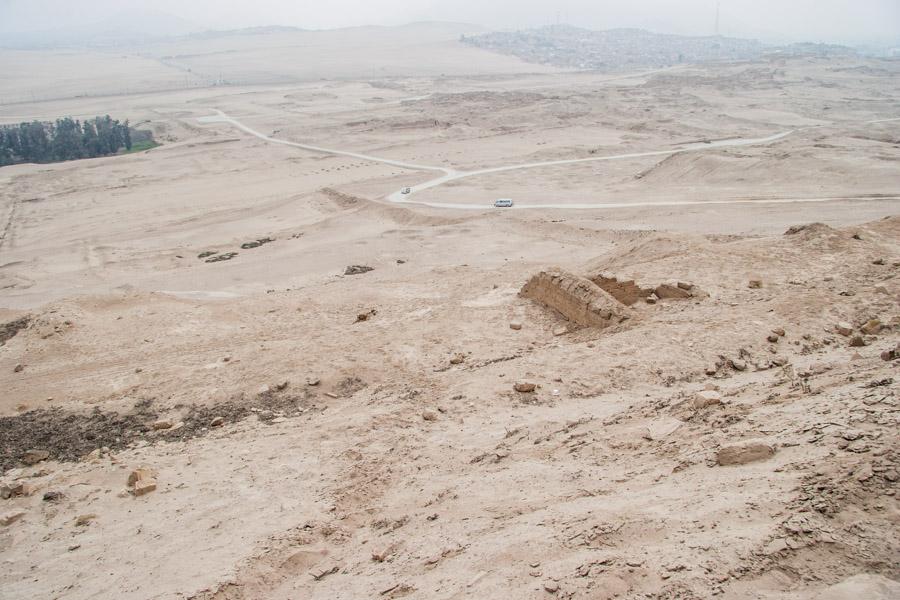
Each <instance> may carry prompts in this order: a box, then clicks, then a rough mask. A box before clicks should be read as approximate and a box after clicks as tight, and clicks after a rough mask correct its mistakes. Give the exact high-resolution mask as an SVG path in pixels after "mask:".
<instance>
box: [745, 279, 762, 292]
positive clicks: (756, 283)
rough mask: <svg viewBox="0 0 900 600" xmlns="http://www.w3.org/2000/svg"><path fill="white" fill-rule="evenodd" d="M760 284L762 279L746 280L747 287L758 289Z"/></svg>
mask: <svg viewBox="0 0 900 600" xmlns="http://www.w3.org/2000/svg"><path fill="white" fill-rule="evenodd" d="M762 286H763V282H762V279H751V280H750V281H749V282H747V287H749V288H750V289H751V290H758V289H760V288H761V287H762Z"/></svg>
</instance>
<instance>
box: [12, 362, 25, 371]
mask: <svg viewBox="0 0 900 600" xmlns="http://www.w3.org/2000/svg"><path fill="white" fill-rule="evenodd" d="M23 370H25V365H23V364H18V365H16V366H15V367H13V373H21V372H22V371H23Z"/></svg>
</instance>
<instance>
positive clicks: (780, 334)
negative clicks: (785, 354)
mask: <svg viewBox="0 0 900 600" xmlns="http://www.w3.org/2000/svg"><path fill="white" fill-rule="evenodd" d="M772 333H774V334H775V335H777V336H778V337H784V329H783V328H781V327H776V328H775V329H773V330H772Z"/></svg>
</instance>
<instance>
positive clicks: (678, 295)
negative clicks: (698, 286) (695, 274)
mask: <svg viewBox="0 0 900 600" xmlns="http://www.w3.org/2000/svg"><path fill="white" fill-rule="evenodd" d="M691 287H693V286H691ZM653 293H655V294H656V297H657V298H659V299H660V300H686V299H688V298H690V297H691V293H690V292H689V291H688V289H686V288H682V287H680V286H678V287H676V286H674V285H668V284H666V283H663V284H661V285H658V286H656V289H655V290H653Z"/></svg>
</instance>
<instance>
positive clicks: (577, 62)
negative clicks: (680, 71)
mask: <svg viewBox="0 0 900 600" xmlns="http://www.w3.org/2000/svg"><path fill="white" fill-rule="evenodd" d="M461 41H462V42H463V43H465V44H469V45H471V46H476V47H478V48H483V49H485V50H491V51H493V52H499V53H502V54H511V55H513V56H516V57H518V58H521V59H522V60H525V61H527V62H532V63H537V64H544V65H552V66H555V67H562V68H569V69H584V70H603V71H615V70H620V69H623V70H624V69H629V68H635V67H639V68H645V67H668V66H672V65H677V64H682V63H702V62H714V61H729V62H731V61H740V60H754V59H758V58H760V57H762V56H763V55H764V54H768V53H771V52H773V51H776V52H778V53H779V54H782V55H788V56H827V57H833V56H853V55H855V54H856V51H855V50H854V49H852V48H849V47H846V46H838V45H832V44H793V45H790V46H784V47H779V48H770V47H766V46H764V45H763V44H761V43H760V42H758V41H756V40H749V39H741V38H729V37H722V36H705V37H694V36H683V35H668V34H659V33H652V32H650V31H644V30H642V29H611V30H608V31H591V30H588V29H581V28H578V27H573V26H571V25H549V26H547V27H542V28H539V29H529V30H525V31H511V32H493V33H485V34H481V35H475V36H463V38H462V40H461Z"/></svg>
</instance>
